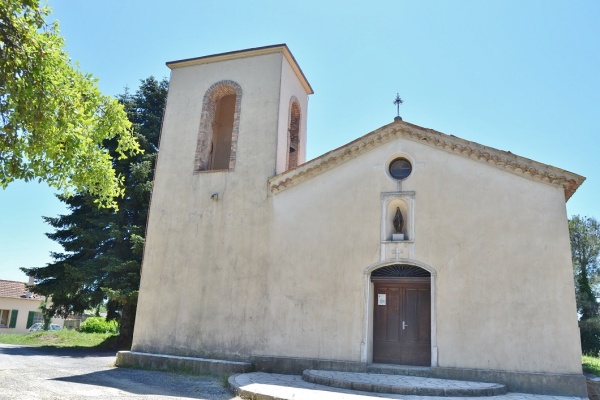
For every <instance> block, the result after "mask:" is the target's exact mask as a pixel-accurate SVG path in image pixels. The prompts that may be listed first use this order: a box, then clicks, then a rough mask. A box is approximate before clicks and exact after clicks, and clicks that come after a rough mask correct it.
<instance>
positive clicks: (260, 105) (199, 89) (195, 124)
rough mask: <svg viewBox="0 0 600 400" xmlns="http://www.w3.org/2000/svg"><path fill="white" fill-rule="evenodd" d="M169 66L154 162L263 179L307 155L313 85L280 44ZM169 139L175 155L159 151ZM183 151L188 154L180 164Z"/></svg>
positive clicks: (201, 172)
mask: <svg viewBox="0 0 600 400" xmlns="http://www.w3.org/2000/svg"><path fill="white" fill-rule="evenodd" d="M167 66H168V67H169V68H170V69H171V82H170V87H169V98H168V102H167V108H166V111H165V119H164V125H163V132H162V138H161V155H160V156H159V160H160V161H159V169H163V168H165V167H163V165H164V164H165V163H166V162H169V163H173V164H177V165H173V167H176V168H177V170H178V171H180V172H181V173H184V170H185V169H188V170H190V169H191V171H192V172H193V174H194V175H195V176H196V177H197V178H199V176H202V175H204V174H210V175H213V177H212V178H210V180H214V179H216V178H214V175H215V173H216V176H222V177H223V178H224V179H227V180H231V179H236V178H237V177H241V178H242V179H244V180H246V179H248V178H256V179H262V180H264V179H268V178H269V177H271V176H273V175H275V174H279V173H281V172H283V171H286V170H287V169H290V168H293V167H295V166H297V165H299V164H301V163H303V162H304V161H305V160H306V114H307V106H308V95H309V94H312V93H313V91H312V88H311V87H310V85H309V83H308V81H307V80H306V78H305V77H304V74H303V73H302V71H301V69H300V67H299V66H298V64H297V63H296V60H295V59H294V57H293V55H292V54H291V52H290V50H289V49H288V47H287V46H286V45H285V44H281V45H274V46H267V47H259V48H254V49H247V50H241V51H234V52H229V53H222V54H216V55H212V56H205V57H198V58H192V59H186V60H179V61H173V62H169V63H167ZM183 141H185V144H184V143H183ZM170 143H173V146H176V147H177V148H178V150H176V151H177V152H178V154H177V156H176V157H175V156H174V155H171V156H167V155H164V153H167V154H168V153H170V152H171V149H172V146H171V144H170ZM175 143H178V144H175ZM184 149H185V150H184ZM189 150H193V153H191V154H190V153H188V151H189ZM184 151H185V154H184ZM189 156H193V162H192V163H190V164H187V165H186V164H185V163H186V162H187V160H188V159H189ZM167 157H169V159H170V161H164V160H165V159H166V158H167ZM159 172H160V171H159ZM248 174H251V175H252V177H249V176H248ZM228 175H234V176H228ZM199 179H201V180H202V179H203V178H199ZM236 180H237V179H236Z"/></svg>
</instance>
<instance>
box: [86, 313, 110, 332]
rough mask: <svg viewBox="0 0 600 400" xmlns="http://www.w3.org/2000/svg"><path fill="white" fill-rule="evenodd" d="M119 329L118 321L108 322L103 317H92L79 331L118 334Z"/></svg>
mask: <svg viewBox="0 0 600 400" xmlns="http://www.w3.org/2000/svg"><path fill="white" fill-rule="evenodd" d="M117 329H118V326H117V321H115V320H111V321H107V320H106V319H104V318H102V317H90V318H88V319H86V320H85V321H83V322H82V323H81V325H80V326H79V330H80V331H81V332H85V333H117Z"/></svg>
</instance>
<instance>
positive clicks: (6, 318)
mask: <svg viewBox="0 0 600 400" xmlns="http://www.w3.org/2000/svg"><path fill="white" fill-rule="evenodd" d="M18 313H19V311H18V310H12V311H11V310H0V328H14V327H15V326H17V315H18Z"/></svg>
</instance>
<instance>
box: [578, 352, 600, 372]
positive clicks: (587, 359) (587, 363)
mask: <svg viewBox="0 0 600 400" xmlns="http://www.w3.org/2000/svg"><path fill="white" fill-rule="evenodd" d="M582 365H583V371H584V372H587V373H588V374H594V375H598V376H600V358H598V357H592V356H583V358H582Z"/></svg>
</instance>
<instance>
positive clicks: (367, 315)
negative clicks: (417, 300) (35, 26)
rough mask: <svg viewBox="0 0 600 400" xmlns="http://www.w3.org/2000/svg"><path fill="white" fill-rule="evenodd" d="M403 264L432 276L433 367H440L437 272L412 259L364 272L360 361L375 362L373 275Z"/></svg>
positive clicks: (386, 262) (380, 263) (389, 261)
mask: <svg viewBox="0 0 600 400" xmlns="http://www.w3.org/2000/svg"><path fill="white" fill-rule="evenodd" d="M394 264H403V265H411V266H415V267H419V268H422V269H424V270H426V271H427V272H429V273H430V274H431V283H430V284H431V366H432V367H437V366H438V347H437V323H436V321H437V314H436V308H437V307H436V304H437V301H436V299H437V290H436V286H437V285H436V282H437V271H436V269H435V268H433V267H432V266H430V265H427V264H425V263H423V262H421V261H418V260H413V259H410V258H397V259H396V258H394V259H386V260H383V261H378V262H376V263H373V264H371V265H369V266H368V267H367V268H365V269H364V271H363V281H364V313H363V315H364V321H363V326H364V330H363V341H362V343H361V352H360V353H361V354H360V361H361V362H364V363H367V364H371V363H372V362H373V307H374V304H373V302H374V300H373V290H374V285H373V282H371V273H372V272H373V271H375V270H376V269H379V268H382V267H386V266H388V265H394Z"/></svg>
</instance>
